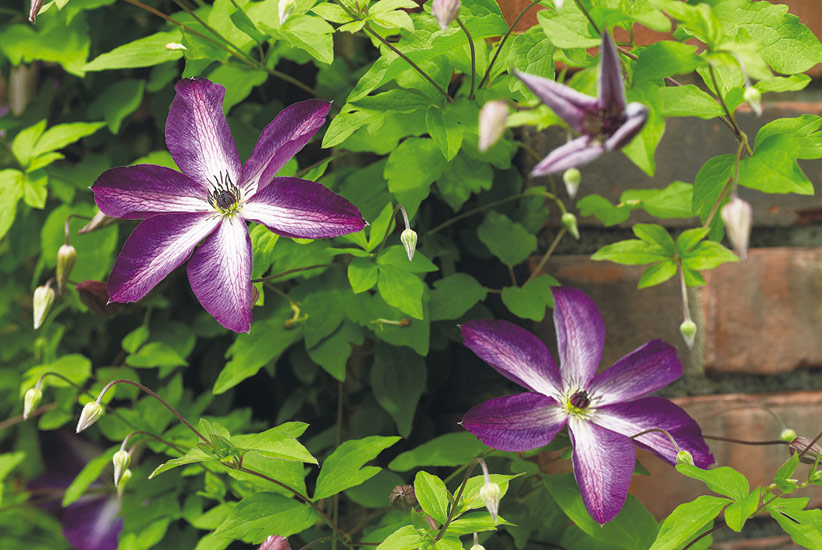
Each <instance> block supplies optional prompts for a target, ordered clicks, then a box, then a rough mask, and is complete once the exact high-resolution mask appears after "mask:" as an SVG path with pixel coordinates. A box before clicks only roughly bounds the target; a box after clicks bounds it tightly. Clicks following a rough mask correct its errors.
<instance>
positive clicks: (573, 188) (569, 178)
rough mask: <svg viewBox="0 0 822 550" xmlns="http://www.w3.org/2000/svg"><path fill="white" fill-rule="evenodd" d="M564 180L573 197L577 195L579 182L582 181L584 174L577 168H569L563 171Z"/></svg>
mask: <svg viewBox="0 0 822 550" xmlns="http://www.w3.org/2000/svg"><path fill="white" fill-rule="evenodd" d="M562 181H563V183H565V190H566V191H568V196H569V197H571V198H572V199H573V198H574V197H576V196H577V191H579V184H580V183H581V182H582V174H581V173H580V171H579V169H577V168H568V169H567V170H566V171H565V172H563V173H562Z"/></svg>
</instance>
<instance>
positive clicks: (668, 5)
mask: <svg viewBox="0 0 822 550" xmlns="http://www.w3.org/2000/svg"><path fill="white" fill-rule="evenodd" d="M650 4H651V5H652V6H654V7H657V8H660V9H662V10H664V11H665V12H666V13H667V14H668V15H670V16H671V17H673V18H674V19H677V20H679V22H680V26H679V28H680V29H681V30H684V31H685V32H686V33H688V34H690V35H692V36H695V37H697V38H698V39H700V40H701V41H702V42H704V43H705V44H707V45H708V46H709V47H710V48H711V49H713V48H714V47H715V46H716V44H717V42H718V41H719V39H720V38H721V37H722V23H721V22H720V18H718V17H717V16H716V15H715V14H714V12H713V11H712V10H711V6H709V5H708V4H707V3H704V4H697V5H690V4H687V3H685V2H680V1H679V0H651V1H650ZM722 21H723V22H724V21H725V19H724V18H722ZM678 30H679V29H678Z"/></svg>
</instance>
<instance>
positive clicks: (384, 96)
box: [323, 89, 430, 148]
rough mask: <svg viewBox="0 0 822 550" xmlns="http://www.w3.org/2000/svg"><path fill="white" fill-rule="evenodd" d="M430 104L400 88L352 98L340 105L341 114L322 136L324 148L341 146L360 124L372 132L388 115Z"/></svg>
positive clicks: (418, 108) (413, 93)
mask: <svg viewBox="0 0 822 550" xmlns="http://www.w3.org/2000/svg"><path fill="white" fill-rule="evenodd" d="M429 103H430V102H429V101H428V100H426V98H425V97H424V96H423V95H421V94H419V93H416V92H414V91H410V90H403V89H394V90H389V91H387V92H384V93H380V94H376V95H373V96H369V97H365V98H362V99H360V100H357V101H354V100H352V101H350V102H349V103H346V104H345V105H343V107H342V109H341V110H340V114H339V115H337V116H336V117H334V119H333V120H332V121H331V124H329V126H328V130H326V132H325V137H324V138H323V147H324V148H330V147H335V146H337V145H340V144H341V143H343V142H344V141H345V140H346V139H348V138H349V137H350V136H351V134H353V133H354V132H355V131H357V130H358V129H360V128H362V127H363V126H366V127H367V128H368V131H369V133H370V134H372V135H373V134H374V133H375V132H376V131H377V130H378V129H379V128H381V127H382V126H383V125H384V123H385V120H386V117H387V116H388V115H389V114H396V113H403V114H408V113H413V112H415V111H422V110H423V109H427V108H428V105H429Z"/></svg>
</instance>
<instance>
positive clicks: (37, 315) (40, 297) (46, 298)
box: [32, 285, 54, 330]
mask: <svg viewBox="0 0 822 550" xmlns="http://www.w3.org/2000/svg"><path fill="white" fill-rule="evenodd" d="M53 303H54V289H53V288H51V286H49V285H45V286H38V287H37V288H36V289H34V298H33V301H32V307H33V309H34V330H37V329H38V328H40V327H41V326H42V325H43V321H45V319H46V315H47V314H48V312H49V310H50V309H51V305H52V304H53Z"/></svg>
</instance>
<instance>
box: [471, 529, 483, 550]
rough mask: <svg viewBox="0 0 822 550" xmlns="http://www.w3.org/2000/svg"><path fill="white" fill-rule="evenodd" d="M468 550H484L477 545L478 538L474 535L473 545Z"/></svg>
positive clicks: (481, 546)
mask: <svg viewBox="0 0 822 550" xmlns="http://www.w3.org/2000/svg"><path fill="white" fill-rule="evenodd" d="M470 550H485V547H484V546H483V545H481V544H480V543H479V536H478V535H477V534H476V533H474V544H472V545H471V549H470Z"/></svg>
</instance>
